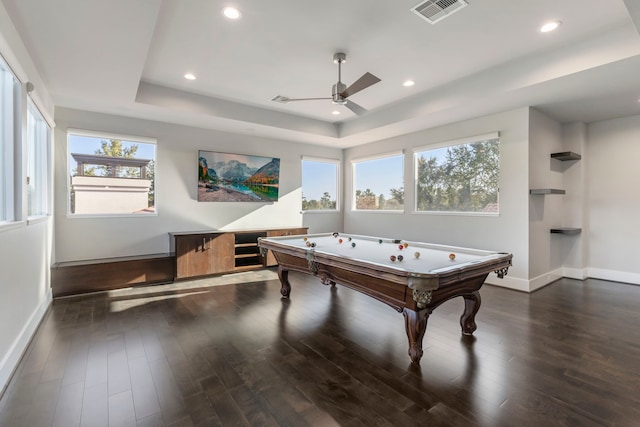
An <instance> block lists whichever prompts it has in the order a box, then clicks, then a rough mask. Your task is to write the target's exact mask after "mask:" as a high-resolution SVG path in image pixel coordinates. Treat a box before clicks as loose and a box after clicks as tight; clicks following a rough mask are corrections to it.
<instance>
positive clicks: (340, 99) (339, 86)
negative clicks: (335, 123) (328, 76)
mask: <svg viewBox="0 0 640 427" xmlns="http://www.w3.org/2000/svg"><path fill="white" fill-rule="evenodd" d="M345 90H347V85H346V84H344V83H342V82H338V83H336V84H334V85H333V87H332V89H331V102H333V103H334V104H340V105H344V104H346V103H347V100H346V98H345V97H344V96H342V95H341V93H342V92H344V91H345Z"/></svg>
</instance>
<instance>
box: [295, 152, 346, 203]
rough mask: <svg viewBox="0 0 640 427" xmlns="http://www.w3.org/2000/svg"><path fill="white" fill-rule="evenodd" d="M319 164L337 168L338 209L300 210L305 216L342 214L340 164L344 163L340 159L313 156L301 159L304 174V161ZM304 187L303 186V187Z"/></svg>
mask: <svg viewBox="0 0 640 427" xmlns="http://www.w3.org/2000/svg"><path fill="white" fill-rule="evenodd" d="M305 160H306V161H310V162H317V163H329V164H333V165H335V166H336V208H335V209H308V210H306V211H305V210H300V212H301V213H302V214H303V215H306V214H309V213H311V214H335V213H336V212H340V211H341V210H342V203H340V200H341V199H342V191H341V189H342V179H341V177H342V173H341V172H340V164H341V163H342V162H341V161H340V159H329V158H322V157H311V156H302V158H301V159H300V166H301V169H300V171H301V172H302V162H303V161H305ZM301 187H302V186H301Z"/></svg>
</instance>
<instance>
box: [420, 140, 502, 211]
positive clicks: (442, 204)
mask: <svg viewBox="0 0 640 427" xmlns="http://www.w3.org/2000/svg"><path fill="white" fill-rule="evenodd" d="M414 158H415V174H416V176H415V185H416V211H418V212H425V211H436V212H474V213H492V214H497V213H498V177H499V174H500V140H499V139H498V135H497V134H492V135H484V136H479V137H475V138H471V140H468V139H467V140H465V142H463V143H460V141H458V142H457V143H450V144H448V146H440V147H439V148H426V149H421V150H418V151H416V152H415V155H414Z"/></svg>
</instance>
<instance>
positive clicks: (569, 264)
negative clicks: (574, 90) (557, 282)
mask: <svg viewBox="0 0 640 427" xmlns="http://www.w3.org/2000/svg"><path fill="white" fill-rule="evenodd" d="M562 145H563V147H564V149H563V151H571V152H574V153H576V154H579V155H580V156H582V159H580V160H569V161H564V162H559V161H556V162H555V166H556V167H557V168H559V169H560V170H561V171H562V173H563V178H564V184H563V185H564V186H563V188H564V189H565V190H567V194H566V195H565V196H564V197H563V201H564V206H563V210H562V213H563V223H562V225H563V226H565V227H576V228H581V229H582V232H581V233H580V234H576V235H571V236H558V238H560V239H561V240H562V244H563V249H562V250H563V258H564V261H563V263H562V265H563V269H562V271H563V275H564V276H565V277H571V278H574V279H585V278H587V277H588V276H587V266H588V265H587V260H588V259H589V246H588V241H589V239H588V238H587V237H586V236H589V209H588V206H587V177H586V170H587V168H586V164H587V161H588V156H587V125H586V124H585V123H582V122H575V123H568V124H564V125H563V126H562Z"/></svg>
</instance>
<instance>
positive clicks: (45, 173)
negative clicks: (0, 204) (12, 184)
mask: <svg viewBox="0 0 640 427" xmlns="http://www.w3.org/2000/svg"><path fill="white" fill-rule="evenodd" d="M49 134H50V128H49V125H48V124H47V122H46V121H45V120H44V118H43V117H42V114H40V112H39V111H38V109H37V108H36V106H35V105H34V104H33V102H32V101H31V99H29V103H28V105H27V217H35V216H45V215H47V214H48V213H49V208H48V203H47V200H48V193H49V192H48V188H49V179H48V178H49Z"/></svg>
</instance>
